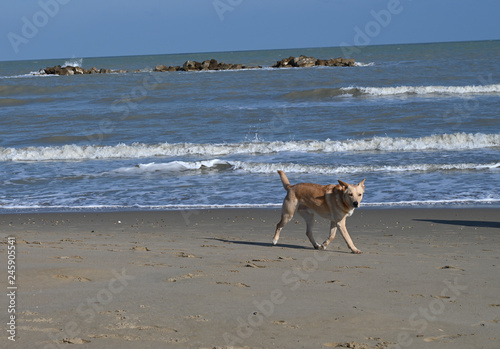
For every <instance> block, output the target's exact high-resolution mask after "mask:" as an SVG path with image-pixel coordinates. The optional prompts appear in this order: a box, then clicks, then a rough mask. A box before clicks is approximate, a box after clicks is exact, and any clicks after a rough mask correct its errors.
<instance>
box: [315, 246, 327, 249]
mask: <svg viewBox="0 0 500 349" xmlns="http://www.w3.org/2000/svg"><path fill="white" fill-rule="evenodd" d="M315 249H317V250H324V249H326V247H325V246H323V245H317V246H316V247H315Z"/></svg>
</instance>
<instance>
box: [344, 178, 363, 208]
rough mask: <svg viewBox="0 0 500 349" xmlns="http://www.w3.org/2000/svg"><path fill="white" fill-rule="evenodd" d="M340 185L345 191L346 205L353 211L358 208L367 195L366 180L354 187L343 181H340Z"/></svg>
mask: <svg viewBox="0 0 500 349" xmlns="http://www.w3.org/2000/svg"><path fill="white" fill-rule="evenodd" d="M339 183H340V185H341V187H342V189H343V190H344V203H345V204H346V205H348V206H349V207H350V208H351V209H355V208H358V207H359V205H360V204H361V200H363V194H364V193H365V180H364V179H363V180H362V181H361V182H359V183H358V184H354V185H352V184H349V183H346V182H342V181H341V180H339Z"/></svg>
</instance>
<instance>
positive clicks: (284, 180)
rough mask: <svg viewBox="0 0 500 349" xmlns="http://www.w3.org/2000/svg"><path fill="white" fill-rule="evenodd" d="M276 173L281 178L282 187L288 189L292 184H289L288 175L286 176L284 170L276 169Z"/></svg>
mask: <svg viewBox="0 0 500 349" xmlns="http://www.w3.org/2000/svg"><path fill="white" fill-rule="evenodd" d="M278 174H279V175H280V178H281V183H283V188H285V190H287V191H288V189H290V187H291V186H292V185H291V184H290V181H289V180H288V177H287V176H286V174H285V172H283V171H281V170H278Z"/></svg>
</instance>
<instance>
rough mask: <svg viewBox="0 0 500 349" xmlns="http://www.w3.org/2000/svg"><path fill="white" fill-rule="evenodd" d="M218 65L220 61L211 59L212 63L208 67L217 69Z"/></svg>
mask: <svg viewBox="0 0 500 349" xmlns="http://www.w3.org/2000/svg"><path fill="white" fill-rule="evenodd" d="M218 65H219V63H218V62H217V60H216V59H211V60H210V65H209V66H208V69H209V70H215V69H217V66H218Z"/></svg>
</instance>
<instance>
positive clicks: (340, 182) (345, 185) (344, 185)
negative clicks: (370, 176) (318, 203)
mask: <svg viewBox="0 0 500 349" xmlns="http://www.w3.org/2000/svg"><path fill="white" fill-rule="evenodd" d="M338 181H339V184H340V185H341V186H343V187H344V189H347V188H349V184H347V183H346V182H342V181H341V180H340V179H339V180H338Z"/></svg>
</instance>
